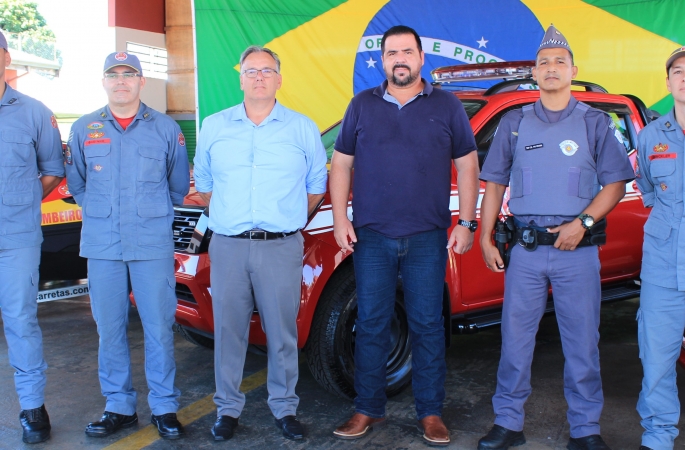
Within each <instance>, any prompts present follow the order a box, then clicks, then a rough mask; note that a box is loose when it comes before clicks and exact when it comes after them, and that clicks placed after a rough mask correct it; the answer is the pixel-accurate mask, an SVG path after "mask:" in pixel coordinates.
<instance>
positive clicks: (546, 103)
mask: <svg viewBox="0 0 685 450" xmlns="http://www.w3.org/2000/svg"><path fill="white" fill-rule="evenodd" d="M577 72H578V68H577V67H575V66H574V64H573V53H572V52H571V48H570V47H569V44H568V42H567V41H566V39H565V38H564V36H563V35H562V34H561V33H560V32H559V31H558V30H557V29H556V28H554V26H550V27H549V28H548V29H547V31H546V33H545V36H544V38H543V41H542V43H541V44H540V48H539V49H538V52H537V56H536V65H535V68H534V69H533V77H534V78H535V80H536V81H537V83H538V86H539V87H540V100H539V101H537V102H535V104H533V105H528V106H525V107H523V108H522V109H518V110H514V111H511V112H510V113H508V114H507V115H505V116H504V117H503V118H502V121H501V123H500V126H499V129H498V131H497V133H496V135H495V138H494V139H493V143H492V146H491V147H490V150H489V154H488V157H487V159H486V161H485V164H484V166H483V170H482V172H481V179H482V180H484V181H486V182H487V185H486V189H485V196H484V199H483V204H482V208H481V215H482V216H481V217H482V225H483V232H482V235H481V236H482V237H481V249H482V252H483V258H484V259H485V263H486V265H487V266H488V267H489V268H490V269H491V270H493V271H496V272H502V271H503V270H504V258H502V256H501V255H500V253H499V251H498V249H497V248H496V247H495V246H494V245H493V242H492V240H491V236H492V230H493V227H494V226H495V223H496V221H497V217H498V213H499V211H500V207H501V205H502V198H503V195H504V192H505V189H506V187H507V185H509V189H510V200H509V209H510V211H511V213H512V214H513V215H514V218H515V221H514V222H515V227H514V228H515V229H514V232H513V233H512V236H513V239H512V240H511V241H510V244H509V245H510V247H511V253H510V261H509V265H508V267H507V269H506V274H505V287H504V305H503V312H502V354H501V359H500V364H499V369H498V372H497V389H496V392H495V395H494V396H493V399H492V403H493V408H494V411H495V416H496V417H495V425H494V426H493V428H492V429H491V430H490V432H489V433H488V434H487V435H486V436H484V437H483V438H482V439H481V440H480V441H479V443H478V448H479V449H482V450H485V449H506V448H509V447H510V446H515V445H520V444H523V443H524V442H525V437H524V435H523V423H524V409H523V408H524V404H525V402H526V400H527V398H528V396H529V395H530V393H531V387H530V368H531V362H532V359H533V351H534V348H535V335H536V333H537V330H538V324H539V322H540V319H541V318H542V315H543V314H544V312H545V306H546V302H547V296H548V290H549V287H550V285H551V286H552V290H553V293H554V307H555V310H556V312H557V322H558V324H559V331H560V334H561V340H562V344H563V351H564V357H565V359H566V364H565V367H564V394H565V397H566V401H567V403H568V412H567V419H568V421H569V424H570V434H571V437H570V440H569V442H568V446H567V448H568V449H569V450H582V449H591V450H600V449H608V447H607V445H606V444H605V443H604V441H603V440H602V438H601V436H600V430H599V417H600V414H601V412H602V406H603V403H604V398H603V394H602V380H601V376H600V370H599V351H598V348H597V344H598V342H599V330H598V328H599V306H600V300H601V291H600V275H599V254H598V248H597V244H601V243H602V240H603V239H605V236H606V235H605V234H604V233H603V231H602V229H601V227H602V225H603V222H600V219H603V218H604V217H605V216H606V215H607V214H608V213H609V212H610V211H611V210H612V209H613V208H614V207H615V206H616V204H618V202H619V201H620V200H621V199H622V198H623V196H624V195H625V184H626V182H628V181H630V180H632V179H633V177H634V174H633V170H632V167H631V165H630V162H629V160H628V157H627V154H626V148H625V146H624V145H623V138H622V135H621V134H620V132H619V131H618V130H617V129H616V127H615V125H614V123H613V121H612V120H611V118H610V117H609V116H608V115H606V114H605V113H603V112H601V111H599V110H596V109H593V108H590V107H589V106H587V105H585V104H583V103H580V102H578V101H577V100H576V99H575V98H574V97H573V96H572V95H571V80H572V79H573V78H575V76H576V74H577ZM600 186H602V189H601V191H600ZM595 224H597V225H595ZM519 244H520V245H519Z"/></svg>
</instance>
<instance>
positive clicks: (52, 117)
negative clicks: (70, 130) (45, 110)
mask: <svg viewBox="0 0 685 450" xmlns="http://www.w3.org/2000/svg"><path fill="white" fill-rule="evenodd" d="M50 123H51V124H52V128H57V118H56V117H55V116H54V115H52V116H50Z"/></svg>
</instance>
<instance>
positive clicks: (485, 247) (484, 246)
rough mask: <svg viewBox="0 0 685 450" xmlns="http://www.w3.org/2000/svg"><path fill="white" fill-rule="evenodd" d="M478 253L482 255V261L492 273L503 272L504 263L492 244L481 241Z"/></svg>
mask: <svg viewBox="0 0 685 450" xmlns="http://www.w3.org/2000/svg"><path fill="white" fill-rule="evenodd" d="M480 251H481V252H482V253H483V260H484V261H485V265H486V266H487V267H488V269H490V270H492V271H493V272H504V261H502V256H500V254H499V250H497V247H495V246H494V245H493V244H492V242H490V241H485V240H483V239H481V241H480Z"/></svg>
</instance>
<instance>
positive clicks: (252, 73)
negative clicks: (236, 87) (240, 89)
mask: <svg viewBox="0 0 685 450" xmlns="http://www.w3.org/2000/svg"><path fill="white" fill-rule="evenodd" d="M258 72H261V73H262V76H263V77H264V78H271V77H273V76H274V74H275V73H278V72H276V71H275V70H274V69H247V70H243V74H244V75H245V76H246V77H248V78H257V73H258Z"/></svg>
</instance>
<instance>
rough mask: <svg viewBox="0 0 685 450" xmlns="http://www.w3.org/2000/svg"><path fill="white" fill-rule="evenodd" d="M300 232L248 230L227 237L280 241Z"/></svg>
mask: <svg viewBox="0 0 685 450" xmlns="http://www.w3.org/2000/svg"><path fill="white" fill-rule="evenodd" d="M298 231H300V230H295V231H291V232H289V233H272V232H271V231H264V230H250V231H246V232H244V233H240V234H234V235H233V236H228V237H231V238H238V239H249V240H251V241H270V240H272V239H280V238H284V237H287V236H292V235H293V234H295V233H297V232H298Z"/></svg>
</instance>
